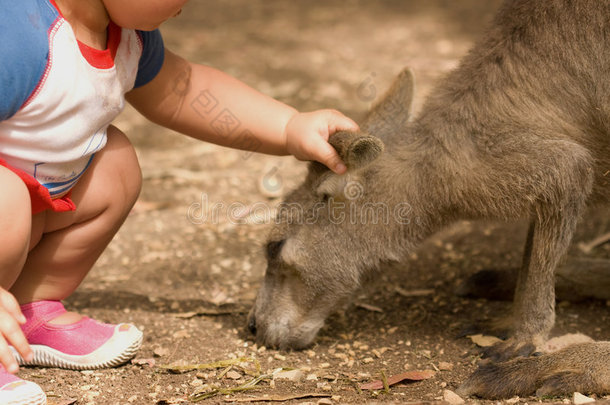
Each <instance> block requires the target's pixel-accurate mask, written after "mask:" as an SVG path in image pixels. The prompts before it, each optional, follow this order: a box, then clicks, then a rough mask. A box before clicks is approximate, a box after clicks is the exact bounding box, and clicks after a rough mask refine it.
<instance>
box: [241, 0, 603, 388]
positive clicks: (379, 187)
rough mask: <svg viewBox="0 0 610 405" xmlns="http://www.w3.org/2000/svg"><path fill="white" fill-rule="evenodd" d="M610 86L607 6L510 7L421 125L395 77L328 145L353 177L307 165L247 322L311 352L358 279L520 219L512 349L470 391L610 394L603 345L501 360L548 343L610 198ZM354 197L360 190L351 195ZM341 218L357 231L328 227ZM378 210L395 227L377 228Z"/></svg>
mask: <svg viewBox="0 0 610 405" xmlns="http://www.w3.org/2000/svg"><path fill="white" fill-rule="evenodd" d="M609 79H610V2H608V1H599V0H549V1H534V0H511V1H507V2H506V3H505V4H504V6H503V7H502V8H501V10H500V11H499V13H498V15H497V17H496V18H495V20H494V22H493V24H492V27H491V29H490V30H489V31H488V33H487V35H486V37H485V39H484V40H482V41H481V42H479V43H478V44H477V45H476V46H475V47H474V48H473V49H472V50H471V52H470V53H469V54H468V55H467V56H466V57H465V58H464V59H463V60H462V62H461V64H460V65H459V67H458V68H457V69H456V70H454V71H453V72H451V73H450V74H449V75H448V76H447V77H446V78H445V79H444V80H443V81H442V82H441V83H440V84H439V85H438V86H437V87H436V89H435V90H434V91H433V92H432V93H431V96H430V97H429V98H428V99H427V101H426V102H425V103H424V106H423V109H422V111H421V113H420V114H419V116H418V117H416V118H415V119H414V120H412V121H409V120H408V117H409V113H408V111H409V109H410V105H411V99H412V95H413V78H412V75H411V73H410V71H408V70H406V71H404V72H403V73H401V74H400V75H399V77H398V79H397V80H396V82H395V83H394V85H393V86H392V88H391V89H390V90H389V92H388V93H387V94H386V96H385V97H384V98H383V99H382V100H381V101H380V102H379V103H378V104H377V105H376V106H375V107H374V108H373V109H372V110H371V112H370V113H369V115H368V116H367V118H366V119H365V121H364V122H363V123H362V125H361V128H362V133H338V134H335V135H334V136H332V137H331V138H330V140H329V141H330V142H331V144H333V146H335V148H336V149H337V151H338V152H339V154H340V155H341V156H342V158H343V159H344V160H345V162H346V163H347V166H348V173H347V175H343V176H339V175H336V174H333V173H331V172H329V171H328V170H327V169H325V168H322V167H321V166H320V165H316V164H312V166H311V167H310V170H309V174H308V177H307V178H306V180H305V182H304V183H303V184H302V185H301V187H299V188H298V189H297V190H295V191H294V192H293V193H291V194H290V195H288V196H287V197H286V199H285V201H284V203H285V204H286V205H287V206H290V207H292V208H295V207H297V208H299V210H300V212H295V211H294V210H290V211H286V210H284V211H282V210H280V214H279V215H278V225H277V226H276V227H275V228H274V229H273V230H272V232H271V235H270V237H269V243H268V245H267V258H268V269H267V273H266V275H265V280H264V282H263V285H262V288H261V290H260V292H259V295H258V297H257V301H256V304H255V307H254V309H253V311H252V312H251V315H250V317H249V326H250V329H251V330H252V331H254V332H256V335H257V340H258V341H259V342H260V343H262V344H267V345H270V346H279V347H285V348H288V347H291V348H301V347H305V346H307V345H308V344H310V343H311V341H312V340H313V339H314V337H315V335H316V333H317V331H318V330H319V328H320V327H321V326H322V325H323V322H324V319H325V318H326V317H327V316H328V315H329V314H330V313H331V312H333V310H334V309H335V308H337V305H339V303H340V302H341V301H345V300H346V299H348V298H349V297H350V296H351V294H352V293H353V292H354V291H355V290H356V289H357V287H358V285H359V282H360V280H361V279H362V275H363V274H364V273H365V272H368V271H371V270H374V269H376V268H378V266H379V264H380V263H382V262H383V261H387V260H398V259H400V258H401V257H403V255H404V254H405V253H408V252H409V251H411V250H412V249H414V248H415V247H416V246H417V244H418V243H419V242H420V241H421V240H423V239H424V238H426V237H427V236H429V235H430V234H432V233H433V232H435V231H437V230H439V229H440V228H441V227H443V226H446V225H448V224H450V223H452V222H453V221H456V220H458V219H481V218H491V219H502V220H513V219H522V218H527V219H529V221H530V226H529V231H528V233H527V235H526V243H525V250H524V255H523V264H522V266H521V269H520V270H519V274H518V277H517V281H516V287H515V297H514V311H513V321H512V326H513V328H512V331H513V332H512V337H511V338H510V339H508V340H507V341H506V342H504V343H502V344H499V345H496V346H494V347H493V348H492V349H491V350H490V351H489V352H488V354H489V355H490V357H491V359H492V360H494V361H496V362H497V363H494V364H495V366H494V367H487V368H481V369H480V370H479V371H478V372H477V373H475V375H473V377H472V378H471V379H470V380H469V382H468V383H467V384H466V385H465V386H464V387H463V388H464V389H463V391H462V392H463V393H466V394H477V395H481V396H486V397H500V396H504V395H505V394H506V393H507V392H508V391H501V390H499V388H498V384H497V383H496V382H495V379H500V380H501V381H502V382H505V383H506V384H509V382H508V381H507V380H506V379H510V378H512V377H514V376H515V375H516V374H518V373H521V371H520V370H521V366H524V367H525V366H526V365H527V367H534V366H531V364H535V366H536V367H542V368H543V369H544V373H543V374H544V375H545V376H555V375H557V377H556V378H555V377H553V378H554V379H553V381H560V380H561V378H560V376H563V375H566V376H567V375H568V374H569V378H568V377H566V378H565V379H564V380H561V382H562V383H565V384H564V385H563V386H562V389H566V387H568V389H571V387H585V388H586V391H588V392H597V393H603V392H608V391H609V390H610V381H609V380H608V373H607V372H605V373H599V372H598V371H596V370H604V367H606V369H607V365H608V364H610V354H609V352H608V345H609V344H610V343H597V344H585V345H579V346H577V347H574V348H573V349H570V350H571V351H566V352H560V353H556V354H553V355H545V356H548V357H545V356H542V357H540V358H538V360H529V359H528V360H527V361H524V362H516V363H511V362H508V363H507V362H505V361H506V360H508V359H511V358H514V357H516V356H527V355H529V354H531V353H533V352H534V351H535V350H536V348H537V347H540V346H541V345H542V344H543V343H544V341H545V340H546V339H547V337H548V333H549V331H550V329H551V328H552V326H553V324H554V320H555V310H554V306H555V290H554V282H555V272H556V269H557V267H558V265H559V264H560V262H561V261H562V260H563V258H564V256H565V254H566V252H567V249H568V246H569V244H570V242H571V239H572V235H573V232H574V229H575V227H576V224H577V223H578V221H579V219H580V218H581V216H582V214H583V213H584V211H585V209H586V207H587V206H588V205H590V204H595V203H602V202H605V203H607V202H608V201H610V184H609V183H610V80H609ZM354 185H357V186H358V187H357V188H356V191H358V192H357V193H350V191H353V188H354V187H351V189H350V186H354ZM338 207H343V208H344V210H345V212H346V213H349V214H350V218H348V219H349V220H346V219H345V218H344V220H342V221H337V220H336V218H332V217H331V215H330V212H334V211H333V210H335V209H336V208H338ZM371 207H373V210H372V211H371V209H370V208H371ZM384 209H385V211H383V210H384ZM363 212H365V213H366V214H362V213H363ZM354 213H356V214H357V215H356V216H357V217H356V218H354V217H353V214H354ZM384 213H386V214H387V213H391V214H392V215H390V220H389V221H379V220H377V221H373V220H372V219H379V218H378V217H379V215H381V214H384ZM375 215H377V217H375ZM304 218H306V219H311V218H314V219H315V220H303V219H304ZM609 271H610V270H609ZM609 287H610V286H609ZM585 369H586V370H590V372H587V373H579V372H574V373H571V372H570V373H568V374H566V373H567V370H585ZM591 373H593V374H594V376H593V377H591ZM526 374H527V375H524V376H523V377H522V378H521V379H517V380H518V381H523V380H527V381H528V384H529V385H527V384H525V383H523V384H522V383H521V382H518V383H514V390H512V391H510V392H511V394H510V395H513V394H521V393H530V391H532V389H531V387H532V386H537V385H539V383H540V381H547V382H548V381H550V380H549V378H542V377H540V375H541V374H536V375H534V374H532V373H528V372H526ZM534 380H535V381H534ZM581 383H582V384H581ZM567 384H571V385H567ZM579 384H581V385H579ZM509 385H510V384H509ZM547 386H549V385H548V384H547ZM550 386H553V387H554V386H558V385H557V384H555V385H553V384H551V385H550ZM538 388H539V387H538ZM526 391H527V392H526ZM534 391H535V390H534ZM545 392H547V391H545Z"/></svg>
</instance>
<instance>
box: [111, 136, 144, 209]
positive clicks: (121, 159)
mask: <svg viewBox="0 0 610 405" xmlns="http://www.w3.org/2000/svg"><path fill="white" fill-rule="evenodd" d="M106 147H107V148H108V149H109V151H110V152H111V153H113V154H117V156H115V159H113V160H114V161H115V162H116V166H115V167H116V169H117V170H118V171H119V173H118V176H117V177H118V184H117V185H118V187H119V190H118V193H119V194H121V196H122V199H121V200H122V203H123V205H124V206H125V208H126V209H127V210H130V209H131V207H132V206H133V204H135V202H136V200H137V199H138V196H139V195H140V190H141V188H142V171H141V169H140V164H139V162H138V157H137V155H136V152H135V149H134V148H133V145H132V144H131V142H129V139H128V138H127V136H126V135H125V134H124V133H123V132H122V131H120V130H119V129H117V128H116V127H114V126H110V127H109V128H108V144H107V146H106Z"/></svg>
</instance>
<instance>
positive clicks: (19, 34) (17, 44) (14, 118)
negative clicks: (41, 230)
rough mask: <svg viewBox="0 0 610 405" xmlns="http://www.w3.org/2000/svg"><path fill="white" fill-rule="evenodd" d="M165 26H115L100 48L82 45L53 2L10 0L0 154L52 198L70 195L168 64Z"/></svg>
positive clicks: (5, 7) (5, 5) (0, 40)
mask: <svg viewBox="0 0 610 405" xmlns="http://www.w3.org/2000/svg"><path fill="white" fill-rule="evenodd" d="M163 55H164V49H163V40H162V38H161V34H160V33H159V31H158V30H156V31H150V32H144V31H136V30H130V29H123V28H120V27H118V26H117V25H115V24H113V23H111V24H110V26H109V28H108V46H107V49H106V50H103V51H100V50H97V49H94V48H91V47H88V46H87V45H85V44H83V43H81V42H79V41H78V40H77V39H76V37H75V35H74V32H73V30H72V28H71V26H70V24H69V23H68V22H67V21H66V20H65V19H64V18H63V16H62V15H61V13H60V12H59V11H58V8H57V6H56V5H55V4H54V1H53V0H19V1H4V2H2V11H1V12H0V159H3V160H4V161H5V162H6V163H8V165H10V166H12V167H14V168H17V169H20V170H22V171H24V172H26V173H29V174H30V175H31V176H32V177H34V178H35V179H36V180H37V181H38V182H40V183H41V184H42V185H43V186H45V187H46V188H47V189H48V190H49V193H50V194H51V197H52V198H58V197H61V196H62V195H64V194H66V193H67V192H68V191H69V190H70V188H72V187H73V186H74V185H75V184H76V182H77V181H78V179H79V177H80V176H81V175H82V174H83V173H84V171H85V170H86V169H87V167H88V166H89V164H90V162H91V160H92V158H93V155H94V154H95V152H97V151H99V150H100V149H102V148H103V147H104V145H105V144H106V132H107V128H108V126H109V125H110V123H111V122H112V121H113V120H114V118H116V117H117V115H118V114H119V113H120V112H121V111H122V109H123V107H124V105H125V93H126V92H128V91H129V90H131V89H133V88H134V87H138V86H141V85H144V84H146V83H148V82H149V81H150V80H152V79H153V78H154V77H155V76H156V75H157V73H158V72H159V70H160V69H161V65H162V64H163Z"/></svg>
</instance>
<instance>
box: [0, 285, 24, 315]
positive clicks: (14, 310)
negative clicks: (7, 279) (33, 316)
mask: <svg viewBox="0 0 610 405" xmlns="http://www.w3.org/2000/svg"><path fill="white" fill-rule="evenodd" d="M0 305H2V307H3V308H4V309H5V310H6V311H8V313H10V314H11V315H12V316H13V317H14V318H15V319H16V320H17V322H19V323H25V316H23V313H22V312H21V308H19V303H18V302H17V300H16V299H15V297H14V296H13V294H11V293H10V292H8V291H6V290H4V289H1V288H0Z"/></svg>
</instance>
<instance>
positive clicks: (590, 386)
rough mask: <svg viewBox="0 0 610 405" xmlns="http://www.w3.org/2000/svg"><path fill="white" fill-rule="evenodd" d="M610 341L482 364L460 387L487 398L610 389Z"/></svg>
mask: <svg viewBox="0 0 610 405" xmlns="http://www.w3.org/2000/svg"><path fill="white" fill-rule="evenodd" d="M608 364H610V342H593V343H581V344H575V345H573V346H568V347H567V348H564V349H562V350H559V351H557V352H553V353H548V354H543V355H540V356H536V357H525V358H523V357H522V358H517V359H513V360H511V361H507V362H504V363H488V364H484V365H482V366H480V367H479V368H478V369H477V370H476V371H475V372H474V373H473V374H472V375H471V376H470V378H468V380H466V382H465V383H464V384H463V385H462V386H461V387H460V388H459V389H458V394H460V395H461V396H473V395H474V396H479V397H482V398H488V399H499V398H509V397H512V396H515V395H519V396H522V397H523V396H529V395H533V394H536V395H538V396H560V395H566V394H571V393H573V392H576V391H578V392H582V393H587V394H598V395H604V394H607V393H609V392H610V368H609V367H608Z"/></svg>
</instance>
